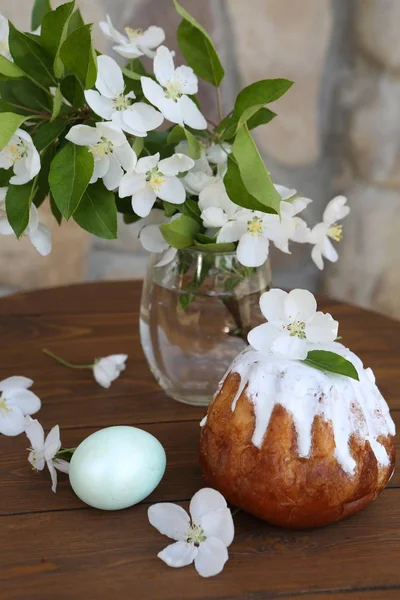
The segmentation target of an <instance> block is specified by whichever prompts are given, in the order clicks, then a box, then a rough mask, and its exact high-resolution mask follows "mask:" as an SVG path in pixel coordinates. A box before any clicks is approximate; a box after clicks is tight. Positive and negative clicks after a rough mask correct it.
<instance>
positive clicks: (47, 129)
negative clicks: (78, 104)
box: [33, 117, 66, 152]
mask: <svg viewBox="0 0 400 600" xmlns="http://www.w3.org/2000/svg"><path fill="white" fill-rule="evenodd" d="M65 128H66V122H65V119H64V118H63V117H59V118H58V119H55V120H54V121H51V122H50V121H45V122H44V123H43V125H41V126H40V127H39V129H38V130H37V132H36V133H35V135H34V136H33V141H34V143H35V146H36V148H37V149H38V150H39V152H40V151H41V150H44V148H46V147H47V146H48V145H49V144H51V142H54V140H56V139H57V138H58V137H59V136H60V135H61V134H62V132H63V131H64V129H65Z"/></svg>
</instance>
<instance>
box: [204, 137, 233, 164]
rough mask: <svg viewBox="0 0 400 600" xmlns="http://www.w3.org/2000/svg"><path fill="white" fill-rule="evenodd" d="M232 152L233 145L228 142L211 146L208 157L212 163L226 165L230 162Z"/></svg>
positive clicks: (207, 153) (207, 150)
mask: <svg viewBox="0 0 400 600" xmlns="http://www.w3.org/2000/svg"><path fill="white" fill-rule="evenodd" d="M231 152H232V146H231V144H228V142H220V143H219V144H211V145H210V146H208V148H207V149H206V157H207V160H208V161H209V162H210V163H213V164H215V165H225V164H226V163H227V162H228V156H229V154H231Z"/></svg>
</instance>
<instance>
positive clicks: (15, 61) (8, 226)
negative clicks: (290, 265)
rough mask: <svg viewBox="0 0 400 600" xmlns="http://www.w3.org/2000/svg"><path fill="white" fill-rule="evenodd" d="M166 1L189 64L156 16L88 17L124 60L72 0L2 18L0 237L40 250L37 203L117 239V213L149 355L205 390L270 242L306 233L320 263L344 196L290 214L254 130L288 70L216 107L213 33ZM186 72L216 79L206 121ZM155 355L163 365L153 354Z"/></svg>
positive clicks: (181, 385) (186, 392)
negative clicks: (104, 46)
mask: <svg viewBox="0 0 400 600" xmlns="http://www.w3.org/2000/svg"><path fill="white" fill-rule="evenodd" d="M173 5H174V7H175V9H176V10H177V11H178V13H179V15H180V16H181V18H182V20H181V22H180V25H179V27H178V29H177V42H178V46H179V49H180V51H181V54H182V55H183V57H184V59H185V61H186V63H187V64H183V65H179V66H178V65H177V64H175V63H178V60H177V59H176V57H175V53H174V51H171V50H170V49H169V48H168V47H167V46H166V45H164V42H165V34H164V31H163V29H162V28H161V27H158V26H151V27H149V28H148V29H147V30H145V31H142V30H140V29H137V30H133V29H131V28H129V27H127V28H125V31H124V32H123V33H122V32H119V31H117V30H116V29H115V28H114V26H113V24H112V22H111V20H110V18H109V17H108V16H107V19H106V21H103V22H101V23H100V24H99V26H100V28H101V30H102V32H103V33H104V35H105V36H106V37H107V38H108V39H110V40H111V41H112V44H113V45H112V50H113V54H114V56H116V55H119V56H120V57H121V56H122V57H123V59H124V62H125V66H122V67H121V66H119V64H118V63H117V62H116V61H115V60H114V58H112V57H111V56H107V55H104V54H100V53H99V52H97V51H96V50H95V49H94V47H93V42H92V34H91V29H92V25H90V24H85V23H84V22H83V19H82V16H81V13H80V12H79V9H78V8H76V6H75V2H73V1H72V2H67V3H65V4H62V5H61V6H59V7H58V8H57V9H56V10H51V6H50V2H49V0H36V1H35V3H34V6H33V13H32V32H21V31H18V30H17V29H16V28H15V27H14V26H13V24H12V23H9V22H8V21H7V20H5V19H4V18H2V20H1V23H0V25H1V27H0V34H1V36H2V40H1V48H2V53H1V55H0V75H1V79H0V96H1V100H0V111H1V112H0V132H1V135H0V202H1V206H0V234H4V235H15V236H16V237H17V238H20V237H21V236H23V235H26V236H28V237H29V238H30V240H31V242H32V244H33V245H34V246H35V248H36V249H37V250H38V252H40V253H41V254H43V255H46V254H48V253H49V252H50V251H51V233H50V230H49V228H48V227H47V226H46V225H44V224H43V223H41V222H40V216H39V212H40V211H38V209H40V206H41V204H42V203H44V202H49V203H50V207H51V211H52V213H53V215H54V217H55V219H56V220H57V222H58V223H59V224H60V225H61V224H62V222H63V221H64V220H69V219H73V220H74V221H75V222H76V223H77V224H78V225H79V226H80V227H82V228H83V229H84V230H86V231H88V232H90V233H92V234H94V235H96V236H99V237H101V238H105V239H113V238H116V237H117V223H118V219H117V216H118V213H122V215H123V219H124V221H125V222H126V223H128V224H129V223H133V222H135V221H140V226H139V238H140V241H141V243H142V245H143V247H144V248H145V249H146V250H148V251H149V252H152V253H155V254H156V258H155V259H153V261H152V263H151V270H150V275H149V276H148V277H147V281H146V284H145V286H144V293H143V300H142V309H141V338H142V345H143V348H144V351H145V354H146V356H147V359H148V362H149V365H150V368H151V370H152V372H153V374H154V375H155V377H156V379H157V380H158V381H159V383H160V384H161V386H162V387H163V388H164V390H165V391H166V392H167V394H168V395H170V396H172V397H174V398H176V399H180V400H183V401H185V402H186V401H187V402H190V403H208V402H209V400H210V398H211V395H212V393H213V391H214V389H215V386H216V384H217V382H218V381H219V380H220V378H221V376H222V374H223V372H224V370H225V369H226V367H227V366H228V365H229V363H230V362H231V360H232V359H233V357H234V356H235V355H236V354H237V352H238V351H240V350H241V349H243V347H244V346H243V345H244V344H245V340H246V334H247V332H248V331H249V330H250V329H251V328H252V327H253V326H254V325H256V324H258V323H257V318H258V319H259V318H261V314H260V311H259V309H258V297H259V296H260V295H261V294H262V293H263V292H265V291H267V290H268V289H269V286H270V274H269V270H268V269H269V268H267V267H264V270H262V268H263V265H265V263H266V261H267V258H268V254H269V246H270V243H271V242H272V243H273V244H274V245H275V246H276V247H277V248H279V249H280V250H281V251H283V252H286V253H290V248H289V243H290V242H291V241H295V242H299V243H309V244H311V245H312V258H313V260H314V261H315V263H316V264H317V266H318V267H319V268H320V269H322V268H323V258H326V259H328V260H331V261H335V260H337V258H338V255H337V252H336V250H335V248H334V247H333V245H332V242H331V239H334V240H339V239H340V238H341V226H340V225H337V221H338V220H340V219H342V218H343V217H344V216H346V215H347V214H348V212H349V208H348V206H347V205H346V198H345V197H344V196H338V197H336V198H334V199H333V200H332V201H331V202H330V203H329V204H328V206H327V208H326V210H325V213H324V216H323V221H322V222H321V223H319V224H317V225H315V226H314V227H313V228H312V229H311V228H309V227H308V225H307V223H306V222H305V221H304V219H303V218H301V217H300V216H298V215H299V213H301V212H302V211H303V210H304V209H305V208H306V207H307V205H308V204H309V203H310V202H311V200H310V199H309V198H305V197H303V196H302V195H301V194H298V193H297V192H296V190H294V189H289V188H287V187H285V186H283V185H278V184H275V183H274V182H273V181H272V179H271V176H270V173H269V172H268V169H267V167H266V165H265V164H264V161H263V159H262V157H261V156H260V153H259V151H258V149H257V146H256V143H255V141H254V139H253V137H252V130H254V129H255V128H257V127H259V126H261V125H265V124H267V123H269V122H270V121H271V120H272V119H274V118H275V117H276V113H275V112H273V111H272V110H270V109H269V108H268V105H269V104H270V103H272V102H275V101H276V100H278V99H279V98H280V97H281V96H282V95H283V94H285V93H286V92H287V91H288V90H289V89H290V87H291V86H292V82H291V81H288V80H287V79H263V80H261V81H257V82H255V83H253V84H251V85H249V86H247V87H245V88H244V89H242V90H241V91H240V92H239V94H238V96H237V98H236V101H235V103H234V106H233V108H232V110H231V111H230V112H229V113H228V114H226V115H224V114H223V113H222V106H221V97H220V87H221V85H222V82H223V78H224V68H223V66H222V64H221V61H220V59H219V57H218V54H217V51H216V49H215V47H214V44H213V42H212V40H211V39H210V37H209V35H208V34H207V32H206V31H205V30H204V29H203V27H202V26H201V25H200V24H199V23H198V22H197V21H195V19H194V18H193V17H192V16H191V15H190V14H189V13H188V12H187V11H186V10H185V9H184V8H183V7H182V6H181V5H180V4H179V2H178V1H177V0H173ZM171 7H172V4H171ZM179 62H180V61H179ZM199 79H200V80H202V82H204V85H208V86H210V85H211V86H213V87H214V88H215V98H216V105H217V109H218V111H217V112H218V115H219V118H218V123H214V122H212V121H211V120H210V119H208V118H207V116H206V115H204V114H203V112H202V108H201V106H200V103H199V100H198V97H197V94H198V89H199ZM202 85H203V83H202ZM260 269H261V270H260ZM160 290H162V293H163V294H164V296H165V297H164V296H163V297H161V296H162V293H161V291H160ZM165 290H167V292H165ZM169 292H171V293H169ZM175 292H176V293H177V295H178V297H176V296H174V294H175ZM160 294H161V295H160ZM198 298H200V300H198ZM204 298H207V300H204ZM210 299H211V300H210ZM157 305H158V306H160V307H161V308H162V310H161V309H160V310H161V313H160V314H159V315H158V316H157V315H155V314H154V311H153V313H151V307H154V306H157ZM221 309H223V310H222V312H221ZM183 313H184V314H183ZM174 323H175V325H173V324H174ZM188 324H190V327H191V329H190V331H191V334H189V333H190V332H189V328H188ZM193 324H195V325H196V327H197V329H196V328H194V327H193ZM207 327H208V328H209V331H208V330H207ZM160 331H161V334H160ZM235 337H236V340H235V339H234V338H235ZM203 338H204V339H203ZM238 338H241V340H242V341H241V345H240V344H239V341H238ZM154 340H156V341H154ZM163 346H164V347H163ZM171 348H175V349H176V348H179V349H180V351H179V352H177V353H176V354H175V355H173V351H172V350H171ZM163 353H166V354H167V355H168V357H169V361H170V364H169V365H168V364H167V363H168V360H166V359H164V358H163V360H162V361H161V363H162V364H161V365H158V364H157V361H156V359H155V357H156V356H161V355H163ZM171 357H172V359H171ZM188 357H189V358H188ZM187 359H188V360H187ZM185 361H186V362H185ZM180 369H182V373H181V372H180ZM185 379H186V381H185ZM206 381H208V382H209V387H206V386H205V382H206ZM189 388H192V389H189Z"/></svg>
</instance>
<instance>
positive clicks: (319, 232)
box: [309, 196, 350, 270]
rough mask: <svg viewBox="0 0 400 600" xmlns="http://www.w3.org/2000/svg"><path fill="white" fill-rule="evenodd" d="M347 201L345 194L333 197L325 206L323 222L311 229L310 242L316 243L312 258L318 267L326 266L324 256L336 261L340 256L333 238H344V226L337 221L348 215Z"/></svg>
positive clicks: (336, 239)
mask: <svg viewBox="0 0 400 600" xmlns="http://www.w3.org/2000/svg"><path fill="white" fill-rule="evenodd" d="M346 202H347V198H346V197H345V196H336V197H335V198H333V199H332V200H331V201H330V202H329V203H328V204H327V206H326V208H325V211H324V214H323V217H322V223H318V225H315V227H313V229H312V230H311V233H310V236H309V242H310V244H313V245H314V248H313V249H312V252H311V258H312V259H313V261H314V262H315V264H316V265H317V267H318V269H321V270H322V269H323V268H324V261H323V258H326V259H327V260H330V261H331V262H336V261H337V259H338V257H339V256H338V253H337V251H336V249H335V248H334V246H333V244H332V242H331V239H332V240H334V241H335V242H339V241H340V240H341V239H342V229H343V227H342V225H338V223H337V221H340V220H341V219H344V218H345V217H347V215H348V214H349V212H350V207H349V206H347V205H346Z"/></svg>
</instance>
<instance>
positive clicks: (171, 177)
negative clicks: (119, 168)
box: [119, 152, 194, 217]
mask: <svg viewBox="0 0 400 600" xmlns="http://www.w3.org/2000/svg"><path fill="white" fill-rule="evenodd" d="M193 165H194V162H193V160H192V159H191V158H189V157H188V156H185V155H184V154H173V155H172V156H170V157H169V158H164V159H162V160H160V153H159V152H157V154H153V155H152V156H145V157H143V158H139V160H138V161H137V164H136V166H135V168H134V170H133V171H131V172H130V173H126V174H125V175H124V176H123V178H122V180H121V184H120V187H119V196H120V198H126V197H128V196H132V208H133V210H134V211H135V213H136V214H137V215H139V216H140V217H147V215H148V214H150V211H151V209H152V208H153V205H154V203H155V201H156V199H157V198H160V199H161V200H165V201H166V202H171V203H172V204H183V203H184V202H185V200H186V191H185V188H184V185H183V183H182V181H181V180H180V179H179V178H178V177H177V175H178V174H179V173H185V172H186V171H189V169H191V168H192V167H193Z"/></svg>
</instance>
